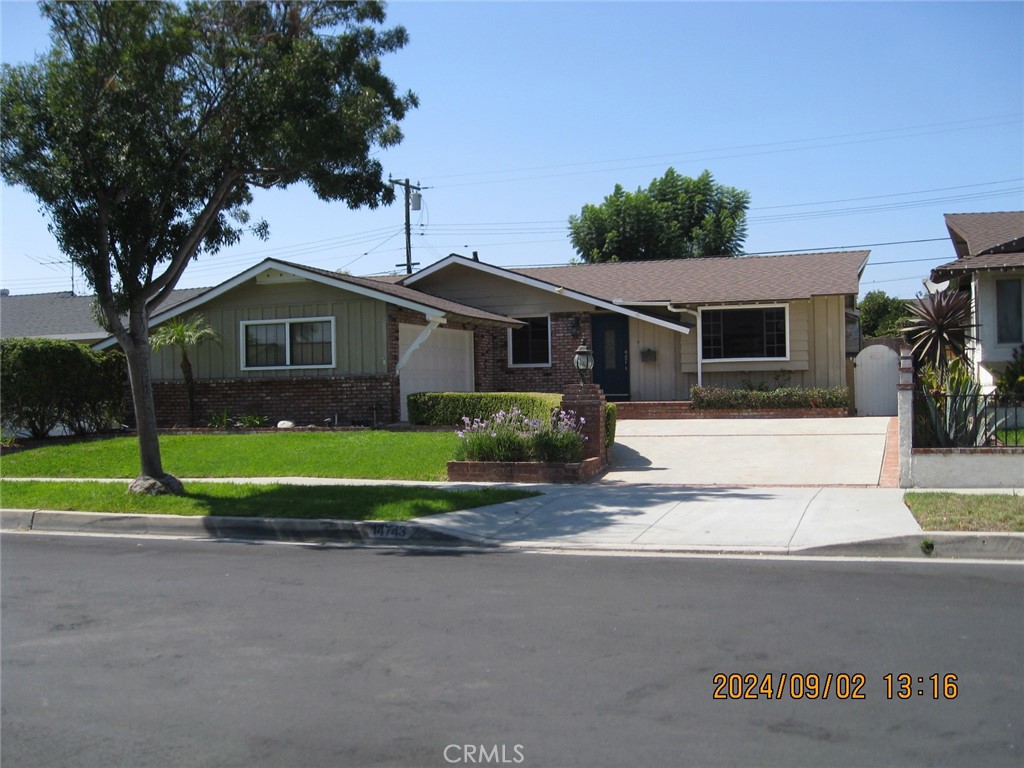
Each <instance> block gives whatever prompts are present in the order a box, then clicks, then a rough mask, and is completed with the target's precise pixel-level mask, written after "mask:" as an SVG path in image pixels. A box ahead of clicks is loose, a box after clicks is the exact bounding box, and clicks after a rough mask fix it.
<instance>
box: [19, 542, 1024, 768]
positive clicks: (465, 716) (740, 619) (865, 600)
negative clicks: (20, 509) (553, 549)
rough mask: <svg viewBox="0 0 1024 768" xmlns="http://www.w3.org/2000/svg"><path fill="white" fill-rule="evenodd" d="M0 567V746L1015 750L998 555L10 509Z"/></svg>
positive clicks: (800, 761)
mask: <svg viewBox="0 0 1024 768" xmlns="http://www.w3.org/2000/svg"><path fill="white" fill-rule="evenodd" d="M0 577H2V628H3V634H2V647H0V654H2V675H3V678H2V679H3V688H2V718H3V723H2V727H3V745H2V748H3V753H2V759H3V764H4V766H5V768H14V767H16V766H55V765H61V766H103V767H104V768H108V767H109V766H132V767H133V768H143V767H144V766H185V765H190V766H191V765H202V766H288V767H289V768H293V767H294V766H387V765H395V766H446V765H460V764H461V765H468V764H473V763H476V764H480V763H483V762H485V761H484V760H482V759H480V758H481V757H486V758H488V759H487V760H486V762H489V763H490V764H492V765H493V764H499V763H503V764H508V765H524V766H624V765H637V766H717V765H722V766H726V765H728V766H774V765H778V766H783V765H784V766H802V765H808V766H821V765H836V766H896V765H898V766H918V765H929V766H943V765H950V766H963V765H971V766H1007V765H1019V764H1020V763H1021V761H1022V758H1024V682H1022V681H1024V668H1022V667H1024V640H1022V638H1024V597H1022V596H1024V567H1022V566H1021V565H1020V564H1016V563H1012V564H987V565H986V564H959V563H949V562H928V561H922V562H920V563H894V562H880V561H873V562H870V561H852V560H841V559H837V560H830V561H803V560H793V559H790V560H777V559H752V558H745V559H741V558H728V559H723V558H664V557H596V556H580V555H554V554H527V553H507V552H504V553H503V552H489V553H485V552H470V551H461V550H449V551H443V552H426V551H423V550H402V549H347V548H337V547H317V546H295V545H282V544H262V543H255V542H253V543H235V542H230V541H223V540H221V541H198V542H197V541H175V540H166V539H164V540H159V539H131V538H119V539H117V538H102V537H84V536H46V535H39V534H5V535H4V536H3V538H2V540H0ZM783 674H785V675H787V682H786V684H785V685H783V684H782V675H783ZM716 675H722V676H723V677H721V678H719V679H717V680H716ZM733 675H738V676H739V677H732V676H733ZM748 675H749V676H754V677H753V679H755V680H756V685H753V686H751V685H750V684H749V682H748V681H749V680H750V679H751V678H748ZM795 675H799V676H800V677H799V680H800V684H799V686H797V684H796V680H797V678H796V677H795ZM813 675H817V676H818V677H817V678H815V677H813ZM886 675H892V676H893V677H892V678H890V681H889V682H887V680H886V677H885V676H886ZM900 675H906V676H908V677H906V678H902V677H900ZM932 675H938V677H937V678H935V679H934V680H933V679H932V678H931V676H932ZM953 675H955V679H953V678H951V677H950V676H953ZM826 681H828V684H829V691H828V693H827V694H825V693H824V691H823V688H824V685H825V683H826ZM766 685H767V687H765V686H766ZM812 686H813V687H814V688H815V689H816V693H815V695H814V696H812V695H811V688H812ZM890 686H891V688H892V690H891V691H890V690H889V688H890ZM769 689H770V693H766V691H767V690H769ZM716 692H718V693H719V694H720V695H721V696H722V698H717V699H716V698H715V694H716ZM936 693H937V694H938V698H935V694H936ZM749 694H753V695H755V696H756V698H743V696H744V695H749ZM901 694H906V695H907V696H908V698H906V699H905V700H904V699H901V698H900V696H901ZM470 758H472V759H470Z"/></svg>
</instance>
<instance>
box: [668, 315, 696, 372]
mask: <svg viewBox="0 0 1024 768" xmlns="http://www.w3.org/2000/svg"><path fill="white" fill-rule="evenodd" d="M668 308H669V311H671V312H678V313H679V314H682V313H683V312H686V313H688V314H691V315H693V316H694V317H695V318H697V386H698V387H702V386H704V344H703V342H702V341H701V339H703V337H704V335H703V334H704V331H703V329H702V328H701V323H700V312H698V311H697V310H694V309H684V308H683V307H673V306H672V305H671V304H669V305H668Z"/></svg>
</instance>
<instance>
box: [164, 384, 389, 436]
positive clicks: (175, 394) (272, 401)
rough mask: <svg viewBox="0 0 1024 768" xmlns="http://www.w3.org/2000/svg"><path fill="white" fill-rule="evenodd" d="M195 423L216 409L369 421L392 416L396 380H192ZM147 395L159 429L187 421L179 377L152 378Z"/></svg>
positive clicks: (317, 420) (271, 418) (342, 422)
mask: <svg viewBox="0 0 1024 768" xmlns="http://www.w3.org/2000/svg"><path fill="white" fill-rule="evenodd" d="M195 391H196V423H195V426H197V427H205V426H207V425H208V424H209V423H210V420H211V419H212V418H213V417H214V416H215V415H217V414H222V413H224V412H225V411H226V412H227V414H228V416H230V417H238V416H243V415H251V416H261V417H263V418H265V419H266V420H267V422H266V423H267V424H268V425H270V426H273V425H275V424H277V422H278V421H282V420H287V421H292V422H295V424H296V425H299V426H306V425H309V424H312V425H315V426H322V425H324V424H325V423H326V422H327V421H328V420H330V423H331V424H335V420H336V423H337V425H338V426H345V427H348V426H352V425H359V426H372V425H375V424H388V423H391V422H393V421H397V420H398V411H397V404H398V379H397V377H396V376H394V375H392V374H389V375H383V376H337V377H332V378H319V377H318V378H304V379H216V380H197V381H196V382H195ZM153 400H154V402H155V404H156V414H157V425H158V426H159V427H161V428H170V427H183V426H188V423H189V413H188V393H187V392H186V390H185V385H184V383H183V382H181V381H154V382H153Z"/></svg>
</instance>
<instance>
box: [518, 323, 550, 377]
mask: <svg viewBox="0 0 1024 768" xmlns="http://www.w3.org/2000/svg"><path fill="white" fill-rule="evenodd" d="M516 319H517V320H522V321H523V322H524V323H526V325H523V326H520V327H519V328H509V331H508V364H509V365H510V366H513V367H516V366H520V367H531V366H532V367H534V368H537V367H542V366H549V365H551V323H550V319H549V318H548V316H547V315H545V316H543V317H517V318H516Z"/></svg>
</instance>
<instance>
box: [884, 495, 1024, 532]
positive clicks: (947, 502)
mask: <svg viewBox="0 0 1024 768" xmlns="http://www.w3.org/2000/svg"><path fill="white" fill-rule="evenodd" d="M903 499H904V501H905V502H906V504H907V506H908V507H909V508H910V511H911V513H913V515H914V517H915V518H916V519H917V522H918V524H919V525H920V526H921V527H922V528H924V530H926V531H992V532H1001V533H1005V532H1011V533H1024V496H1012V495H1010V494H971V493H907V494H906V495H905V496H904V497H903Z"/></svg>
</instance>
